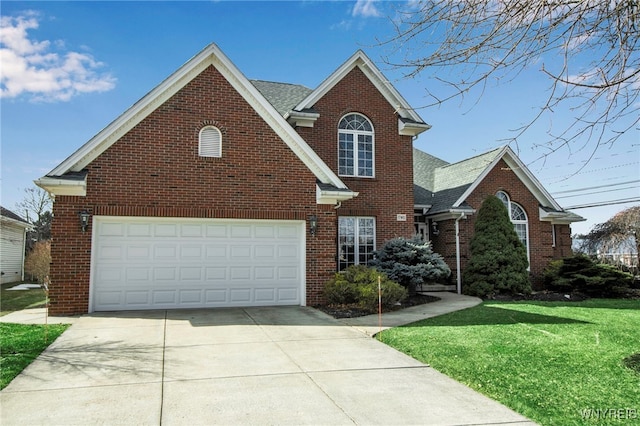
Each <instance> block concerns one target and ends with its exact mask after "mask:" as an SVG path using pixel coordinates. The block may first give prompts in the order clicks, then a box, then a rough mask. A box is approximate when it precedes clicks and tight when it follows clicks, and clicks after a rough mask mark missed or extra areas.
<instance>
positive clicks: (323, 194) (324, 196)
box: [316, 185, 359, 204]
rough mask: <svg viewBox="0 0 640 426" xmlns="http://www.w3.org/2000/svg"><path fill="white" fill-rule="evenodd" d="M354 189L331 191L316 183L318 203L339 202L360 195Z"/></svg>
mask: <svg viewBox="0 0 640 426" xmlns="http://www.w3.org/2000/svg"><path fill="white" fill-rule="evenodd" d="M358 194H359V193H358V192H354V191H329V190H323V189H320V187H319V186H318V185H316V204H338V203H340V202H342V201H347V200H351V199H352V198H355V197H357V196H358Z"/></svg>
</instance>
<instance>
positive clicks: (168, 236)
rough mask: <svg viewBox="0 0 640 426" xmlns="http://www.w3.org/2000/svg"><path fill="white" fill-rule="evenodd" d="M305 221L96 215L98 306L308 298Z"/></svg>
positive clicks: (93, 289) (113, 307) (94, 280)
mask: <svg viewBox="0 0 640 426" xmlns="http://www.w3.org/2000/svg"><path fill="white" fill-rule="evenodd" d="M304 232H305V231H304V222H303V221H256V220H251V221H249V220H227V219H175V218H172V219H166V218H162V219H159V218H131V217H127V218H123V217H106V216H96V217H94V238H93V249H92V271H91V274H92V277H91V282H92V284H91V295H90V299H91V300H92V302H91V304H92V305H91V306H92V310H94V311H112V310H134V309H170V308H197V307H229V306H271V305H300V304H304V303H303V302H304V297H305V295H304V289H305V267H304V259H305V251H304V236H305V234H304Z"/></svg>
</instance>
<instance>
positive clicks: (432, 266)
mask: <svg viewBox="0 0 640 426" xmlns="http://www.w3.org/2000/svg"><path fill="white" fill-rule="evenodd" d="M369 265H370V266H373V267H374V268H376V269H377V270H379V271H381V272H383V273H385V274H386V275H387V276H388V277H389V278H390V279H391V280H393V281H395V282H397V283H399V284H400V285H402V286H403V287H405V288H406V289H407V290H408V291H409V294H415V292H416V287H417V286H419V285H422V284H427V283H434V282H439V281H442V280H444V279H446V278H448V277H449V275H451V269H450V268H449V266H448V265H447V264H446V263H445V261H444V259H443V258H442V256H440V255H439V254H438V253H434V252H433V250H432V249H431V243H430V242H429V241H422V240H421V239H420V238H419V237H413V238H412V239H406V238H394V239H391V240H389V241H387V242H386V243H384V245H383V246H382V247H381V248H380V250H378V251H376V252H375V256H374V259H373V260H372V261H371V262H370V263H369Z"/></svg>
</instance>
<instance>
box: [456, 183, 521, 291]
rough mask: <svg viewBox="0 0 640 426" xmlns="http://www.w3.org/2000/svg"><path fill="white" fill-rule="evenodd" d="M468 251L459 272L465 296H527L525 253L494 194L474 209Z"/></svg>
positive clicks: (503, 207)
mask: <svg viewBox="0 0 640 426" xmlns="http://www.w3.org/2000/svg"><path fill="white" fill-rule="evenodd" d="M470 252H471V257H470V259H469V264H468V265H467V267H466V268H465V269H464V272H463V282H464V287H463V290H464V293H465V294H469V295H471V296H478V297H493V296H495V295H496V294H529V293H531V282H530V281H529V271H528V270H527V268H528V266H529V260H528V259H527V250H526V248H525V247H524V245H523V244H522V242H521V241H520V239H519V238H518V234H516V231H515V230H514V229H513V223H511V220H510V219H509V213H508V211H507V208H506V207H505V205H504V204H503V203H502V201H500V199H499V198H498V197H496V196H494V195H491V196H488V197H487V198H486V199H485V200H484V201H483V202H482V205H481V206H480V209H479V210H478V217H477V219H476V222H475V225H474V234H473V237H472V238H471V242H470Z"/></svg>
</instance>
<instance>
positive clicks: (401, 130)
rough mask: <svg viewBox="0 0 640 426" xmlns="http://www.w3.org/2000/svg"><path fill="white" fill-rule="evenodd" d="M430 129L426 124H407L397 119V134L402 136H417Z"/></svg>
mask: <svg viewBox="0 0 640 426" xmlns="http://www.w3.org/2000/svg"><path fill="white" fill-rule="evenodd" d="M430 128H431V126H430V125H429V124H426V123H408V122H406V121H402V120H401V119H400V118H398V134H400V135H402V136H418V135H419V134H420V133H422V132H424V131H426V130H429V129H430Z"/></svg>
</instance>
